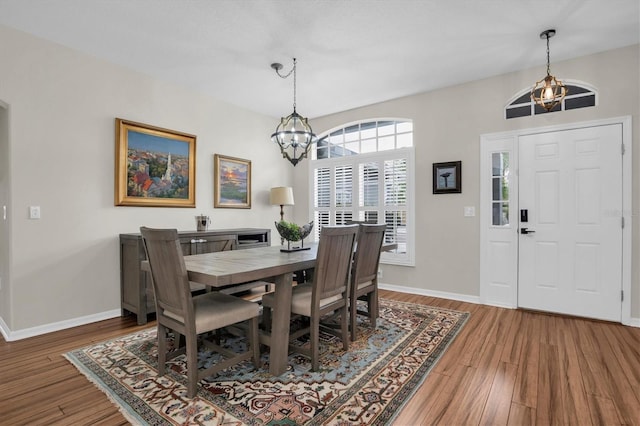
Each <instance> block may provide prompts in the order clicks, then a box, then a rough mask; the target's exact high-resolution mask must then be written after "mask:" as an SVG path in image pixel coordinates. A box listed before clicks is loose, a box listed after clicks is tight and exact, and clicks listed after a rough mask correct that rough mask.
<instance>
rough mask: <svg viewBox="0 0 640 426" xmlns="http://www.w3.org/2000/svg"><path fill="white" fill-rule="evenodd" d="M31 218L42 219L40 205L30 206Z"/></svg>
mask: <svg viewBox="0 0 640 426" xmlns="http://www.w3.org/2000/svg"><path fill="white" fill-rule="evenodd" d="M29 219H40V206H29Z"/></svg>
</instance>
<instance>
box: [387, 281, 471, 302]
mask: <svg viewBox="0 0 640 426" xmlns="http://www.w3.org/2000/svg"><path fill="white" fill-rule="evenodd" d="M378 288H380V289H382V290H390V291H397V292H399V293H408V294H418V295H420V296H430V297H439V298H441V299H450V300H457V301H459V302H468V303H476V304H479V303H480V297H479V296H469V295H467V294H460V293H448V292H446V291H436V290H425V289H423V288H414V287H405V286H399V285H392V284H385V283H378Z"/></svg>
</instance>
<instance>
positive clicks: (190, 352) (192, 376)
mask: <svg viewBox="0 0 640 426" xmlns="http://www.w3.org/2000/svg"><path fill="white" fill-rule="evenodd" d="M197 392H198V337H197V336H195V335H193V334H191V333H188V334H187V397H189V398H193V397H194V396H196V393H197Z"/></svg>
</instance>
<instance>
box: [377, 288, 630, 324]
mask: <svg viewBox="0 0 640 426" xmlns="http://www.w3.org/2000/svg"><path fill="white" fill-rule="evenodd" d="M378 287H379V288H381V289H382V290H390V291H397V292H398V293H407V294H418V295H420V296H430V297H439V298H441V299H449V300H457V301H459V302H468V303H476V304H479V305H481V304H483V303H482V302H480V297H477V296H469V295H466V294H459V293H447V292H445V291H435V290H425V289H422V288H414V287H404V286H399V285H393V284H384V283H378ZM484 304H485V305H487V306H496V307H498V308H505V309H514V308H513V306H505V305H500V304H496V303H484ZM624 325H627V326H630V327H639V328H640V318H633V317H632V318H631V319H630V320H629V323H628V324H624Z"/></svg>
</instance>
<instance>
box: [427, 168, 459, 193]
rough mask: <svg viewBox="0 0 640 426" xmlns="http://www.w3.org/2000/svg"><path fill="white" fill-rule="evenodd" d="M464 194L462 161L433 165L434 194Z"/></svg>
mask: <svg viewBox="0 0 640 426" xmlns="http://www.w3.org/2000/svg"><path fill="white" fill-rule="evenodd" d="M460 192H462V161H449V162H447V163H433V193H434V194H455V193H460Z"/></svg>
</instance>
